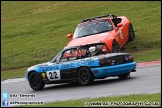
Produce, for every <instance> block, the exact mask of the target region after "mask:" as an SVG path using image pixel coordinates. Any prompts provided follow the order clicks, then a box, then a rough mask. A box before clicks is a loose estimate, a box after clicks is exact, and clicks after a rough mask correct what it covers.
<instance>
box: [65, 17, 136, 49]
mask: <svg viewBox="0 0 162 108" xmlns="http://www.w3.org/2000/svg"><path fill="white" fill-rule="evenodd" d="M67 37H68V38H69V39H70V42H69V43H68V44H67V46H66V48H67V47H71V46H78V45H85V44H91V43H98V42H104V43H106V44H107V46H108V48H109V49H110V52H120V49H121V48H122V47H123V46H124V45H125V44H126V43H127V42H129V41H132V40H133V39H134V38H135V33H134V30H133V26H132V24H131V22H130V21H129V20H128V18H127V17H125V16H118V17H117V16H115V15H112V14H109V15H104V16H98V17H94V18H88V19H84V20H83V21H82V22H81V23H80V24H78V25H77V27H76V29H75V32H74V35H72V34H68V35H67Z"/></svg>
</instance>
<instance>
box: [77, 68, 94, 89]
mask: <svg viewBox="0 0 162 108" xmlns="http://www.w3.org/2000/svg"><path fill="white" fill-rule="evenodd" d="M77 79H78V82H79V83H80V85H83V86H86V85H89V84H92V83H93V81H94V77H93V75H92V73H91V71H90V70H89V69H88V68H86V67H82V68H80V69H79V71H78V74H77Z"/></svg>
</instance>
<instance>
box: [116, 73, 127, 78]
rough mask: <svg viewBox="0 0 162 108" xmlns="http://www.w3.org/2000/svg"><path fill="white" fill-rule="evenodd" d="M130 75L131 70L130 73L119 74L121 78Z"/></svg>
mask: <svg viewBox="0 0 162 108" xmlns="http://www.w3.org/2000/svg"><path fill="white" fill-rule="evenodd" d="M129 75H130V72H129V73H126V74H122V75H118V77H119V78H126V77H128V76H129Z"/></svg>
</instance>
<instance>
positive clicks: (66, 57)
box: [60, 49, 77, 62]
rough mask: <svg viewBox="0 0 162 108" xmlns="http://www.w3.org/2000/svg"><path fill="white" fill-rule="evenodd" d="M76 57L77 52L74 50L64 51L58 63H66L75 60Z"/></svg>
mask: <svg viewBox="0 0 162 108" xmlns="http://www.w3.org/2000/svg"><path fill="white" fill-rule="evenodd" d="M76 55H77V50H76V49H69V50H66V51H65V52H64V53H63V55H62V57H61V59H60V62H67V61H71V60H75V59H76Z"/></svg>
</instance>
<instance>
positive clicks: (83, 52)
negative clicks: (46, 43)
mask: <svg viewBox="0 0 162 108" xmlns="http://www.w3.org/2000/svg"><path fill="white" fill-rule="evenodd" d="M94 47H95V49H93V48H94ZM90 48H91V51H90ZM106 53H111V52H110V50H109V49H108V47H107V45H106V44H105V43H103V42H102V43H93V44H86V45H80V46H73V47H70V48H66V49H63V50H62V51H61V52H60V53H58V54H57V56H56V57H55V58H54V59H53V60H52V61H51V62H52V63H54V62H56V63H60V62H65V61H71V60H77V59H82V58H86V57H92V56H97V55H100V54H106Z"/></svg>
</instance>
